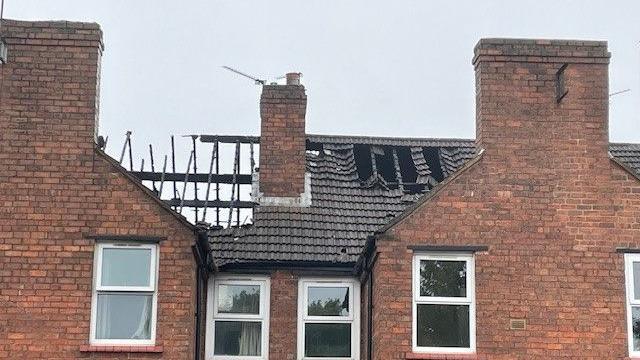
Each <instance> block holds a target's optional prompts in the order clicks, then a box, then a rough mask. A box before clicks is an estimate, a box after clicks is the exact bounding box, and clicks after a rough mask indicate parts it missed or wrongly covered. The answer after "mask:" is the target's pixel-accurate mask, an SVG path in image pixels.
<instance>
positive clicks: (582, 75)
mask: <svg viewBox="0 0 640 360" xmlns="http://www.w3.org/2000/svg"><path fill="white" fill-rule="evenodd" d="M474 52H475V56H474V59H473V64H474V65H475V69H476V125H477V134H476V135H477V143H478V145H479V147H480V148H483V149H485V151H486V153H485V156H488V157H489V159H490V160H491V159H493V160H496V161H498V162H504V164H506V165H509V162H517V163H518V165H524V166H532V167H545V168H554V166H553V165H552V164H551V163H549V162H548V159H549V157H556V159H555V160H557V161H558V164H557V165H558V166H559V167H558V169H563V168H565V169H566V168H568V167H574V168H577V167H584V166H588V164H587V162H599V163H601V164H607V163H608V162H607V161H603V160H604V159H605V158H606V157H607V156H608V142H609V139H608V105H609V96H608V64H609V57H610V54H609V52H608V50H607V43H606V42H602V41H573V40H522V39H482V40H480V42H478V44H477V45H476V47H475V51H474ZM563 164H564V165H563ZM567 164H570V165H567Z"/></svg>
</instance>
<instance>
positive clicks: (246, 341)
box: [238, 322, 261, 356]
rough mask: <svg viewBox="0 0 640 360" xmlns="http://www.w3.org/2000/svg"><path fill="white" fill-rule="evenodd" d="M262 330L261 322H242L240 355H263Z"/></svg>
mask: <svg viewBox="0 0 640 360" xmlns="http://www.w3.org/2000/svg"><path fill="white" fill-rule="evenodd" d="M260 331H261V326H260V323H254V322H243V323H242V325H241V330H240V354H238V355H245V356H250V355H261V354H260V347H261V341H260Z"/></svg>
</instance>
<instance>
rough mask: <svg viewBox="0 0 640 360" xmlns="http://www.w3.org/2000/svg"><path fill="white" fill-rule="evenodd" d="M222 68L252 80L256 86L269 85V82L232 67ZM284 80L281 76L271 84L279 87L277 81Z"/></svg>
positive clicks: (224, 66)
mask: <svg viewBox="0 0 640 360" xmlns="http://www.w3.org/2000/svg"><path fill="white" fill-rule="evenodd" d="M222 68H223V69H225V70H229V71H231V72H232V73H236V74H238V75H240V76H244V77H246V78H248V79H251V80H253V82H254V83H255V84H256V85H265V84H266V83H267V80H263V79H258V78H257V77H255V76H251V75H248V74H245V73H243V72H242V71H240V70H236V69H234V68H232V67H230V66H226V65H223V66H222ZM284 78H285V77H284V76H279V77H277V78H275V79H274V80H275V81H272V82H271V85H277V83H276V81H277V80H280V79H284Z"/></svg>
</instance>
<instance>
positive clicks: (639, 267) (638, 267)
mask: <svg viewBox="0 0 640 360" xmlns="http://www.w3.org/2000/svg"><path fill="white" fill-rule="evenodd" d="M633 295H634V296H633V298H634V299H636V300H640V262H634V263H633Z"/></svg>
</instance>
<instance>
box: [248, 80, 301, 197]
mask: <svg viewBox="0 0 640 360" xmlns="http://www.w3.org/2000/svg"><path fill="white" fill-rule="evenodd" d="M292 75H293V74H292ZM290 78H291V79H290ZM298 79H299V78H298ZM295 80H296V79H295V77H294V76H287V85H265V86H264V87H263V88H262V96H261V97H260V117H261V119H262V123H261V130H260V172H259V173H260V184H259V187H260V188H259V190H260V193H262V196H264V197H278V198H279V197H284V198H297V197H300V196H301V195H300V194H302V193H304V191H305V188H304V182H305V180H304V178H305V175H304V174H305V148H306V138H305V113H306V108H307V95H306V94H305V89H304V86H302V85H299V81H295Z"/></svg>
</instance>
